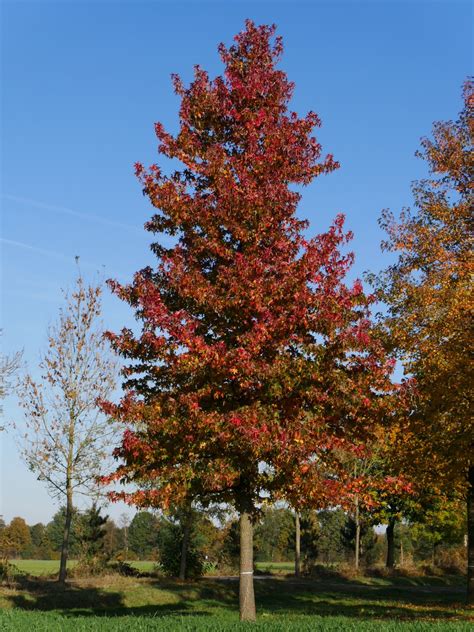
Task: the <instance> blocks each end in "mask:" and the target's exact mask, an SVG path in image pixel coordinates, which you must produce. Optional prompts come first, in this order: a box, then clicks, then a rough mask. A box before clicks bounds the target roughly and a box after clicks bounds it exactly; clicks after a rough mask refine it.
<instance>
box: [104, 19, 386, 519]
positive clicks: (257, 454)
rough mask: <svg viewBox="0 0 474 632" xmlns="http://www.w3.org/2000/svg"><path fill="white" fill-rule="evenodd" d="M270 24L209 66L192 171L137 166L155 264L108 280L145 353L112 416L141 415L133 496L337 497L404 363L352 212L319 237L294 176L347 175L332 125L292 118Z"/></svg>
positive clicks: (178, 151)
mask: <svg viewBox="0 0 474 632" xmlns="http://www.w3.org/2000/svg"><path fill="white" fill-rule="evenodd" d="M274 30H275V29H274V27H268V26H260V27H256V26H255V25H254V24H253V23H252V22H250V21H249V22H247V24H246V29H245V30H244V31H243V32H242V33H240V34H239V35H237V36H236V38H235V43H234V45H232V46H231V47H230V48H228V49H227V48H225V47H224V46H223V45H221V46H220V48H219V52H220V55H221V58H222V61H223V62H224V65H225V72H224V76H222V77H217V78H216V79H213V80H211V79H210V78H209V76H208V74H207V73H206V72H205V71H204V70H202V69H201V68H200V67H198V66H196V68H195V76H194V81H193V82H192V83H191V85H190V86H189V88H185V87H184V85H183V83H182V82H181V80H180V79H179V77H173V81H174V86H175V91H176V93H177V94H178V95H179V96H180V98H181V108H180V128H179V132H178V133H177V135H176V136H172V135H171V134H169V133H167V132H166V131H165V130H164V128H163V126H162V125H161V124H156V126H155V129H156V135H157V137H158V140H159V152H160V153H161V154H164V155H165V156H167V157H168V158H170V159H173V160H179V161H180V162H181V163H183V165H184V168H183V169H182V170H181V171H176V172H174V173H172V174H171V175H165V174H164V173H163V172H162V169H161V168H160V167H159V166H157V165H152V166H151V167H150V168H149V169H148V170H147V169H145V168H144V167H143V165H141V164H140V163H137V164H136V165H135V171H136V174H137V176H138V178H139V179H140V182H141V183H142V185H143V190H144V193H145V194H146V195H147V196H148V197H149V199H150V201H151V203H152V204H153V206H154V207H155V209H156V213H155V215H154V216H153V217H152V218H151V220H150V221H149V222H148V223H147V225H146V228H147V230H149V231H150V232H152V233H164V234H167V235H169V236H172V237H175V239H176V243H175V245H174V246H172V247H169V248H166V247H164V246H163V245H161V244H158V243H156V244H154V245H153V246H152V250H153V251H154V253H155V254H156V255H157V257H158V263H157V267H156V268H155V269H151V268H146V269H144V270H141V271H140V272H138V273H137V274H136V275H135V278H134V281H133V283H132V284H131V285H128V286H121V285H119V284H118V283H115V282H112V283H111V287H112V289H113V291H114V292H115V293H116V294H117V295H118V296H119V297H120V298H122V299H123V300H125V301H127V302H128V303H129V304H130V305H131V306H132V307H133V308H134V309H135V311H136V315H137V317H138V319H139V320H140V321H141V322H142V332H141V334H140V335H139V336H135V335H133V334H132V332H131V331H129V330H123V331H122V333H121V334H119V335H113V334H110V339H111V341H112V344H113V346H114V347H115V349H116V350H117V351H118V352H119V353H120V354H122V355H123V356H124V357H126V358H129V359H131V360H133V361H134V363H133V364H131V365H130V366H129V367H128V368H127V369H126V371H125V375H126V377H127V382H126V389H127V395H126V397H125V398H124V399H123V400H122V401H121V403H120V404H119V405H117V406H112V405H110V404H109V405H108V407H107V408H108V411H109V412H112V413H113V414H114V415H115V417H117V418H119V419H121V420H123V421H124V422H125V423H126V424H127V425H128V430H127V431H126V433H125V434H124V439H123V443H122V445H121V446H120V448H119V449H118V451H117V454H118V456H119V457H120V458H121V460H122V465H120V466H119V468H118V469H117V472H116V475H115V478H116V479H117V480H121V481H124V482H129V481H135V482H136V483H138V484H139V485H141V486H142V487H143V486H145V487H146V485H148V487H150V488H153V491H143V490H142V491H140V492H138V493H137V494H131V495H129V496H127V494H124V495H122V497H125V498H128V500H129V501H131V502H136V503H138V504H147V503H148V504H152V505H157V506H163V507H166V506H168V505H169V503H170V502H173V503H178V502H179V501H180V500H181V499H182V498H184V497H185V496H188V495H200V496H201V497H206V496H207V497H211V496H212V497H214V498H215V499H219V500H226V501H231V502H233V503H234V504H235V505H236V506H237V508H239V507H241V506H243V505H245V506H246V507H249V506H251V507H253V506H255V504H256V503H258V501H259V499H260V498H261V497H262V494H264V495H267V496H270V497H279V498H287V499H288V500H289V501H290V502H292V503H294V504H300V503H301V502H308V503H312V504H319V505H324V504H327V503H329V502H332V503H334V502H335V501H336V500H337V499H338V498H340V497H342V495H343V494H344V490H345V489H346V490H347V489H348V484H347V479H346V477H343V476H342V475H341V472H342V466H340V464H339V461H340V460H339V458H338V457H337V454H339V453H340V452H341V449H342V450H349V451H350V450H351V445H352V444H351V441H352V440H353V439H357V440H360V439H361V438H363V437H364V436H366V435H368V434H370V432H371V427H372V424H373V423H374V420H375V419H377V416H378V415H379V414H380V403H381V401H382V399H383V398H382V397H381V395H382V394H383V393H384V392H385V391H386V389H387V388H388V384H389V380H388V378H389V374H390V371H391V366H390V365H389V363H387V362H386V361H385V358H384V355H383V352H382V349H381V347H380V346H379V344H378V343H377V341H376V340H375V339H374V337H373V334H372V325H371V322H370V320H369V303H370V302H371V298H367V297H366V296H365V295H364V293H363V289H362V285H361V283H360V282H359V281H356V283H355V284H354V285H353V287H347V286H346V285H345V284H344V276H345V274H346V272H347V270H348V269H349V267H350V265H351V263H352V260H353V257H352V254H346V255H343V254H341V252H340V249H341V247H343V246H344V245H345V244H346V243H347V242H348V240H349V239H350V238H351V235H350V234H348V233H346V234H345V233H344V230H343V224H344V217H343V216H342V215H339V216H337V217H336V219H335V221H334V224H333V225H332V226H331V228H330V229H329V230H328V231H327V232H326V233H323V234H320V235H318V236H316V237H314V238H312V239H305V237H304V234H303V233H304V231H305V229H306V228H307V226H308V224H307V222H306V221H303V220H300V219H298V218H297V217H296V208H297V204H298V202H299V200H300V194H299V193H298V192H296V191H295V190H294V188H292V185H295V184H303V185H306V184H309V183H310V182H311V181H312V180H313V178H315V177H316V176H318V175H320V174H322V173H328V172H330V171H332V170H333V169H335V168H337V167H338V163H336V162H335V161H334V159H333V157H332V156H331V155H328V156H326V157H325V158H323V159H321V147H320V145H319V143H318V142H317V140H316V138H315V137H314V136H312V135H311V134H312V131H313V129H314V127H315V126H319V125H320V121H319V119H318V117H317V116H316V115H315V114H314V113H312V112H310V113H309V114H308V115H307V116H306V117H304V118H300V117H298V116H297V114H296V113H294V112H289V111H288V103H289V100H290V97H291V94H292V91H293V84H292V83H291V82H289V81H288V79H287V77H286V75H285V73H284V72H282V71H281V70H278V69H277V68H276V63H277V61H278V58H279V57H280V55H281V53H282V43H281V39H280V38H276V39H273V36H274Z"/></svg>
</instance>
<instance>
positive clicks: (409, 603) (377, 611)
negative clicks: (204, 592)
mask: <svg viewBox="0 0 474 632" xmlns="http://www.w3.org/2000/svg"><path fill="white" fill-rule="evenodd" d="M282 583H283V586H282ZM272 584H273V585H272ZM275 584H276V585H275ZM278 584H280V590H278V588H277V585H278ZM256 594H257V600H258V603H259V606H260V608H261V609H264V610H265V611H268V612H273V613H277V612H278V613H281V614H284V613H285V614H289V613H295V614H296V613H298V614H310V615H318V616H321V617H324V616H344V617H355V618H372V617H373V618H377V619H403V620H415V619H423V618H425V619H431V620H433V619H438V620H447V619H460V618H461V619H463V618H464V619H466V618H467V613H466V606H465V605H464V604H463V603H462V598H463V591H462V589H461V588H458V587H449V588H446V589H445V590H444V591H443V593H441V592H440V591H438V590H436V591H435V592H433V591H431V590H430V589H429V588H427V587H426V586H425V587H412V586H405V587H400V586H372V585H369V586H367V585H364V584H356V583H351V582H350V581H345V582H341V583H339V584H330V585H329V582H328V583H327V584H326V585H324V582H311V581H308V580H307V581H305V580H301V581H297V580H293V581H287V580H286V581H284V582H281V581H280V582H278V581H268V582H258V583H257V586H256ZM463 611H464V612H463ZM473 614H474V613H473Z"/></svg>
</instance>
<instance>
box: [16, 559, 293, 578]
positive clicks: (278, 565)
mask: <svg viewBox="0 0 474 632" xmlns="http://www.w3.org/2000/svg"><path fill="white" fill-rule="evenodd" d="M155 563H156V562H152V561H149V560H139V561H134V562H129V564H131V565H132V566H134V567H135V568H136V569H138V570H139V571H140V572H141V573H150V572H151V571H152V570H153V568H154V566H155ZM13 564H15V566H16V567H17V568H18V569H19V570H20V571H23V572H24V573H27V574H28V575H32V576H34V577H42V576H45V575H53V574H54V573H57V572H58V571H59V560H13ZM75 564H76V561H75V560H70V561H69V562H68V568H72V567H73V566H74V565H75ZM256 567H257V569H258V570H259V571H262V572H264V573H266V572H269V573H272V574H286V573H291V572H293V570H294V567H295V565H294V564H293V562H257V564H256Z"/></svg>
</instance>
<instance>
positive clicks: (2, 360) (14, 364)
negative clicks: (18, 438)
mask: <svg viewBox="0 0 474 632" xmlns="http://www.w3.org/2000/svg"><path fill="white" fill-rule="evenodd" d="M2 335H3V330H1V329H0V337H1V336H2ZM22 355H23V354H22V353H21V352H17V353H15V354H13V355H11V356H7V355H4V354H3V353H1V352H0V414H2V413H3V407H2V404H3V400H4V399H5V397H6V396H7V394H8V392H9V390H10V388H11V380H12V378H13V376H14V375H15V373H16V372H17V371H18V369H19V368H20V366H21V359H22ZM0 430H3V427H2V426H0Z"/></svg>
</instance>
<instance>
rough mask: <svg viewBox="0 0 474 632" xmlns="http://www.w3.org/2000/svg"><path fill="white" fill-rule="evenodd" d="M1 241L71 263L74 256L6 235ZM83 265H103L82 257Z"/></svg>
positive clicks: (99, 266) (97, 266) (98, 266)
mask: <svg viewBox="0 0 474 632" xmlns="http://www.w3.org/2000/svg"><path fill="white" fill-rule="evenodd" d="M0 242H2V243H3V244H7V245H8V246H14V247H15V248H23V249H24V250H30V251H31V252H37V253H38V254H40V255H43V256H46V257H53V258H54V259H61V261H68V262H70V263H72V262H73V260H74V257H72V256H68V255H64V254H62V253H61V252H55V251H54V250H46V249H45V248H38V247H37V246H31V245H30V244H25V243H23V242H22V241H14V240H13V239H5V238H4V237H0ZM80 263H81V265H85V266H87V267H91V268H96V269H98V268H101V267H102V265H99V264H97V263H92V262H91V261H83V260H82V259H80Z"/></svg>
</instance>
